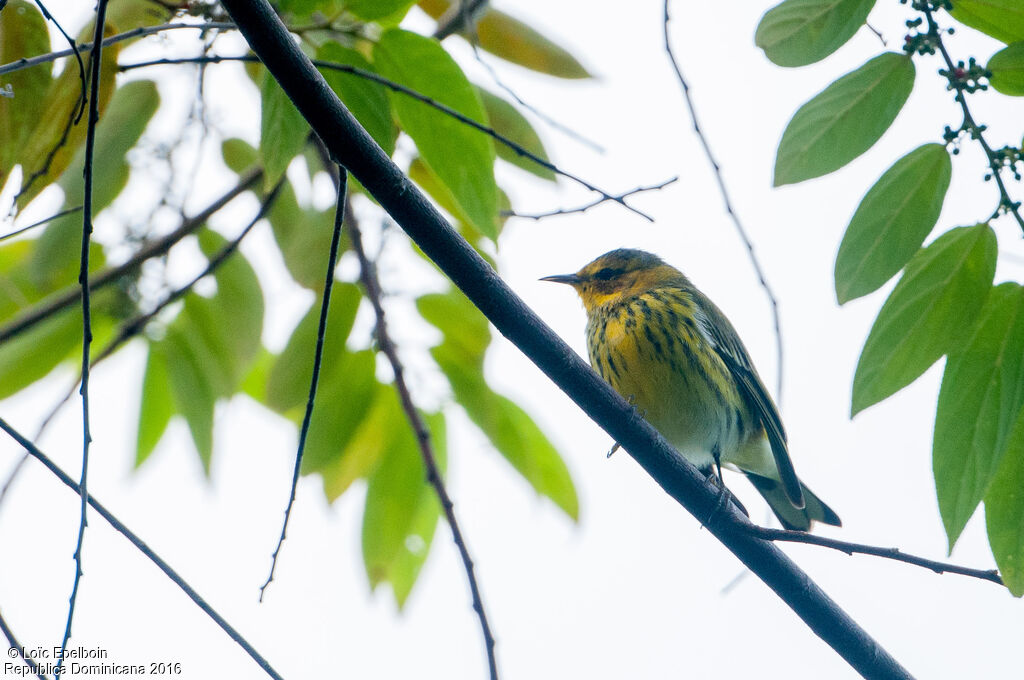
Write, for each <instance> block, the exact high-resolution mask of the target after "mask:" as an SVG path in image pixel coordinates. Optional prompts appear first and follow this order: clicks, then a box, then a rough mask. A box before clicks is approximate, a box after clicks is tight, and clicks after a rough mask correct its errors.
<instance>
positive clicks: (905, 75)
mask: <svg viewBox="0 0 1024 680" xmlns="http://www.w3.org/2000/svg"><path fill="white" fill-rule="evenodd" d="M913 87H914V63H913V62H912V61H911V59H910V57H908V56H907V55H905V54H897V53H896V52H886V53H884V54H880V55H879V56H877V57H875V58H874V59H872V60H871V61H869V62H867V63H866V64H864V65H863V66H861V67H860V68H859V69H857V70H856V71H853V72H851V73H848V74H846V75H845V76H843V77H842V78H839V79H838V80H836V81H835V82H834V83H832V84H831V85H829V86H828V87H827V88H825V89H824V90H823V91H822V92H821V93H820V94H818V95H817V96H815V97H814V98H813V99H811V100H810V101H809V102H807V103H806V104H804V105H803V106H801V107H800V110H798V111H797V112H796V113H795V114H794V115H793V119H792V120H790V121H789V125H787V126H786V131H785V132H783V133H782V140H781V141H780V142H779V150H778V154H777V155H776V157H775V180H774V185H775V186H782V185H783V184H795V183H796V182H802V181H804V180H806V179H811V178H813V177H820V176H822V175H826V174H828V173H830V172H832V171H833V170H838V169H839V168H841V167H843V166H844V165H846V164H847V163H849V162H850V161H852V160H853V159H854V158H856V157H857V156H859V155H861V154H862V153H864V152H865V151H867V150H868V149H870V148H871V146H872V145H873V144H874V143H875V142H876V141H878V138H879V137H881V136H882V134H883V133H884V132H885V131H886V130H888V129H889V126H890V125H891V124H892V122H893V120H895V119H896V115H897V114H898V113H899V112H900V109H902V108H903V104H904V102H906V101H907V97H909V96H910V91H911V90H912V89H913Z"/></svg>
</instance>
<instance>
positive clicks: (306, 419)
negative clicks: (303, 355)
mask: <svg viewBox="0 0 1024 680" xmlns="http://www.w3.org/2000/svg"><path fill="white" fill-rule="evenodd" d="M346 178H347V175H344V174H343V175H341V177H340V179H338V180H336V182H337V188H338V202H337V207H336V208H335V210H334V231H333V233H332V234H331V249H330V254H329V257H328V260H327V267H326V270H327V271H326V274H325V275H324V294H323V298H322V299H321V301H320V320H319V323H318V325H317V330H316V348H315V349H314V351H313V375H312V377H311V378H310V380H309V397H308V398H307V399H306V412H305V414H304V415H303V416H302V429H301V430H300V431H299V446H298V449H297V450H296V451H295V468H294V469H293V470H292V484H291V491H290V492H289V495H288V505H287V507H286V508H285V511H284V522H283V523H282V524H281V535H280V536H279V537H278V539H277V546H276V547H275V548H274V554H273V555H271V558H270V573H269V574H268V575H267V580H266V581H265V582H264V583H263V585H261V586H260V602H263V594H264V593H265V592H266V590H267V586H269V585H270V582H271V581H273V580H274V571H275V570H276V569H277V557H278V555H279V554H280V553H281V546H282V545H284V539H285V536H286V535H287V532H288V520H290V519H291V516H292V506H294V505H295V490H296V488H297V487H298V485H299V474H300V472H301V471H302V454H303V453H304V452H305V449H306V436H307V435H308V434H309V424H310V422H311V421H312V420H313V406H314V404H315V403H316V388H317V384H318V383H319V381H320V363H321V360H322V359H323V354H324V339H325V338H326V337H327V310H328V309H330V305H331V289H332V288H333V287H334V268H335V265H336V264H337V262H338V248H339V247H340V244H341V223H342V221H343V220H344V218H345V200H346V192H347V189H348V182H347V181H346Z"/></svg>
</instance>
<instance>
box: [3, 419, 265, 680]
mask: <svg viewBox="0 0 1024 680" xmlns="http://www.w3.org/2000/svg"><path fill="white" fill-rule="evenodd" d="M0 430H3V431H4V432H6V433H7V434H9V435H10V436H11V438H12V439H14V441H16V442H18V444H20V445H21V446H22V448H24V449H25V451H26V452H27V453H28V454H29V455H31V456H32V457H33V458H35V459H36V460H38V461H39V462H40V463H42V464H43V465H44V466H45V467H46V469H47V470H49V471H50V472H52V473H53V474H54V476H56V477H57V479H59V480H60V481H61V482H63V483H64V485H65V486H67V487H68V488H69V489H71V490H72V491H74V492H75V493H77V494H79V495H80V496H81V495H82V490H81V487H79V486H78V484H76V483H75V480H73V479H71V477H70V476H69V475H68V474H67V473H66V472H64V471H63V470H61V469H60V468H59V467H58V466H57V464H56V463H54V462H53V461H52V460H50V458H49V456H47V455H46V454H45V453H43V452H42V451H40V450H39V448H38V447H36V445H35V444H33V443H32V442H30V441H29V440H27V439H25V437H23V436H22V435H21V434H20V433H19V432H18V431H17V430H15V429H14V428H13V427H11V426H10V425H9V424H8V423H7V421H6V420H4V419H3V418H0ZM87 498H88V502H89V505H90V506H91V507H92V509H93V510H94V511H95V512H96V514H97V515H99V516H100V517H102V518H103V519H104V520H106V522H107V523H108V524H110V526H112V527H113V528H114V530H115V531H117V533H119V534H121V535H122V536H124V537H125V538H127V539H128V541H129V542H130V543H131V544H132V545H134V546H135V547H136V548H137V549H138V550H139V552H141V553H142V554H143V555H145V556H146V557H147V558H149V561H151V562H152V563H153V564H155V565H156V566H157V568H158V569H160V571H162V572H163V573H164V574H165V575H166V576H167V578H169V579H170V580H171V581H172V582H173V583H174V584H175V585H176V586H178V587H179V588H181V590H182V591H183V592H184V593H185V594H186V595H187V596H188V598H189V599H190V600H192V601H193V602H194V603H195V604H196V606H198V607H199V608H200V609H201V610H202V611H203V612H204V613H205V614H206V615H207V616H209V617H210V618H211V619H213V621H214V623H216V624H217V625H218V626H220V628H221V630H223V631H224V632H225V633H227V635H228V637H230V638H231V639H232V640H234V641H235V643H236V644H238V646H239V647H241V648H242V649H243V650H245V652H246V654H248V655H249V656H250V657H252V659H253V661H255V662H256V663H257V664H258V665H259V667H260V668H262V669H263V671H264V672H265V673H266V674H267V675H269V676H270V677H272V678H274V679H275V680H284V679H283V678H282V677H281V675H280V674H279V673H278V672H277V671H275V670H274V669H273V668H272V667H271V665H270V663H269V662H268V661H267V660H266V659H264V658H263V657H262V656H261V655H260V653H259V652H257V651H256V649H255V648H254V647H253V646H252V645H251V644H249V642H248V641H247V640H246V639H245V638H243V637H242V636H241V634H239V632H238V631H237V630H235V629H234V628H233V627H232V626H231V624H229V623H228V622H227V621H226V620H225V619H224V617H223V616H221V615H220V614H218V613H217V611H216V610H215V609H214V608H213V607H211V606H210V605H209V604H208V603H207V602H206V600H204V599H203V598H202V596H201V595H200V594H199V593H197V592H196V591H195V589H193V588H192V586H190V585H189V584H188V582H187V581H185V579H183V578H182V577H181V576H180V575H179V574H178V572H176V571H174V569H172V568H171V565H169V564H167V562H165V561H164V560H163V558H161V557H160V556H159V555H157V554H156V553H155V552H153V549H152V548H150V547H149V546H148V545H146V543H145V542H144V541H143V540H142V539H141V538H139V537H138V536H137V535H135V534H134V533H133V532H132V531H131V530H130V529H128V527H126V526H125V525H124V524H123V523H122V522H121V520H119V519H118V518H117V517H115V516H114V515H113V513H111V512H110V511H109V510H107V509H106V508H105V507H103V506H102V505H101V504H100V502H99V501H97V500H96V499H95V498H94V497H93V496H87Z"/></svg>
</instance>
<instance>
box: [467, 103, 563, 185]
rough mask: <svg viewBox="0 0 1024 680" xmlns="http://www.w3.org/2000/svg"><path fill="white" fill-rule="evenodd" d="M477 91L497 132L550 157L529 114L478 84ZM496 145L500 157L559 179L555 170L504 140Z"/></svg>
mask: <svg viewBox="0 0 1024 680" xmlns="http://www.w3.org/2000/svg"><path fill="white" fill-rule="evenodd" d="M476 91H477V93H478V94H479V95H480V100H481V101H482V102H483V105H484V110H485V111H487V118H488V120H490V121H491V127H492V128H493V129H494V131H495V132H497V133H498V134H499V135H501V136H502V137H505V138H506V139H509V140H511V141H513V142H515V143H516V144H518V145H519V146H521V147H523V148H524V149H526V150H527V151H529V152H530V153H532V154H533V155H534V156H537V157H538V158H542V159H544V160H548V153H547V151H546V150H545V149H544V144H543V143H542V142H541V141H540V136H539V135H538V134H537V131H536V130H534V129H533V126H532V125H530V121H528V120H526V117H525V116H524V115H523V114H521V113H520V112H519V109H517V108H516V107H515V106H513V105H512V104H510V103H509V102H507V101H505V100H504V99H502V98H501V97H499V96H497V95H496V94H493V93H491V92H488V91H487V90H485V89H483V88H482V87H477V88H476ZM494 149H495V151H497V153H498V158H501V159H502V160H504V161H507V162H509V163H511V164H512V165H515V166H516V167H519V168H522V169H523V170H526V171H527V172H530V173H532V174H534V175H536V176H537V177H540V178H541V179H546V180H549V181H552V182H554V181H555V180H556V176H555V172H554V171H553V170H551V169H550V168H546V167H544V166H543V165H540V164H538V163H537V162H535V161H533V160H531V159H529V158H527V157H526V156H521V155H519V154H518V153H516V152H515V151H513V150H512V149H511V148H509V147H508V146H506V145H505V144H502V143H500V142H496V143H495V145H494Z"/></svg>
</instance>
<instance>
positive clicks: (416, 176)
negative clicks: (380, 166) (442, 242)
mask: <svg viewBox="0 0 1024 680" xmlns="http://www.w3.org/2000/svg"><path fill="white" fill-rule="evenodd" d="M406 174H408V175H409V179H411V180H412V181H413V182H415V183H416V185H417V186H419V188H420V189H422V190H423V191H424V192H426V194H427V195H428V196H430V197H431V198H432V199H434V202H435V203H437V204H438V205H439V206H440V207H441V209H442V210H444V211H445V212H446V213H448V215H450V216H451V218H452V219H453V220H454V222H455V225H456V226H457V227H458V229H459V233H460V234H462V235H463V236H464V237H465V239H466V240H467V241H469V242H470V243H472V244H473V247H474V248H476V249H477V252H479V253H480V255H481V256H482V257H483V258H484V259H485V260H487V261H488V262H491V264H492V266H493V264H494V263H493V262H492V261H491V259H490V255H488V254H487V252H486V251H484V250H483V249H481V247H480V246H481V244H480V241H481V240H482V239H484V238H486V237H485V236H484V235H483V234H482V233H481V232H480V230H479V229H477V228H476V227H475V226H473V223H472V221H471V220H470V219H469V216H468V215H466V212H465V211H464V210H463V209H462V208H461V207H459V204H458V203H457V202H456V201H455V196H453V195H452V192H451V190H450V189H449V188H448V187H447V186H445V185H444V183H443V182H442V181H441V179H440V178H439V177H438V176H437V175H435V174H434V171H433V170H431V169H430V168H429V167H428V166H427V164H426V163H424V162H423V159H422V158H420V157H418V156H417V157H416V158H413V159H412V161H410V162H409V169H408V170H407V173H406ZM498 206H499V208H500V209H510V208H511V205H510V204H509V201H508V196H506V195H505V192H504V191H502V190H501V189H500V188H499V189H498ZM506 219H507V218H505V217H503V216H502V215H501V213H500V212H499V213H498V214H497V215H495V219H494V229H495V231H496V232H497V233H498V234H501V230H502V228H503V227H504V226H505V221H506ZM416 252H422V251H420V250H419V249H418V248H417V249H416ZM427 259H429V258H427Z"/></svg>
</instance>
